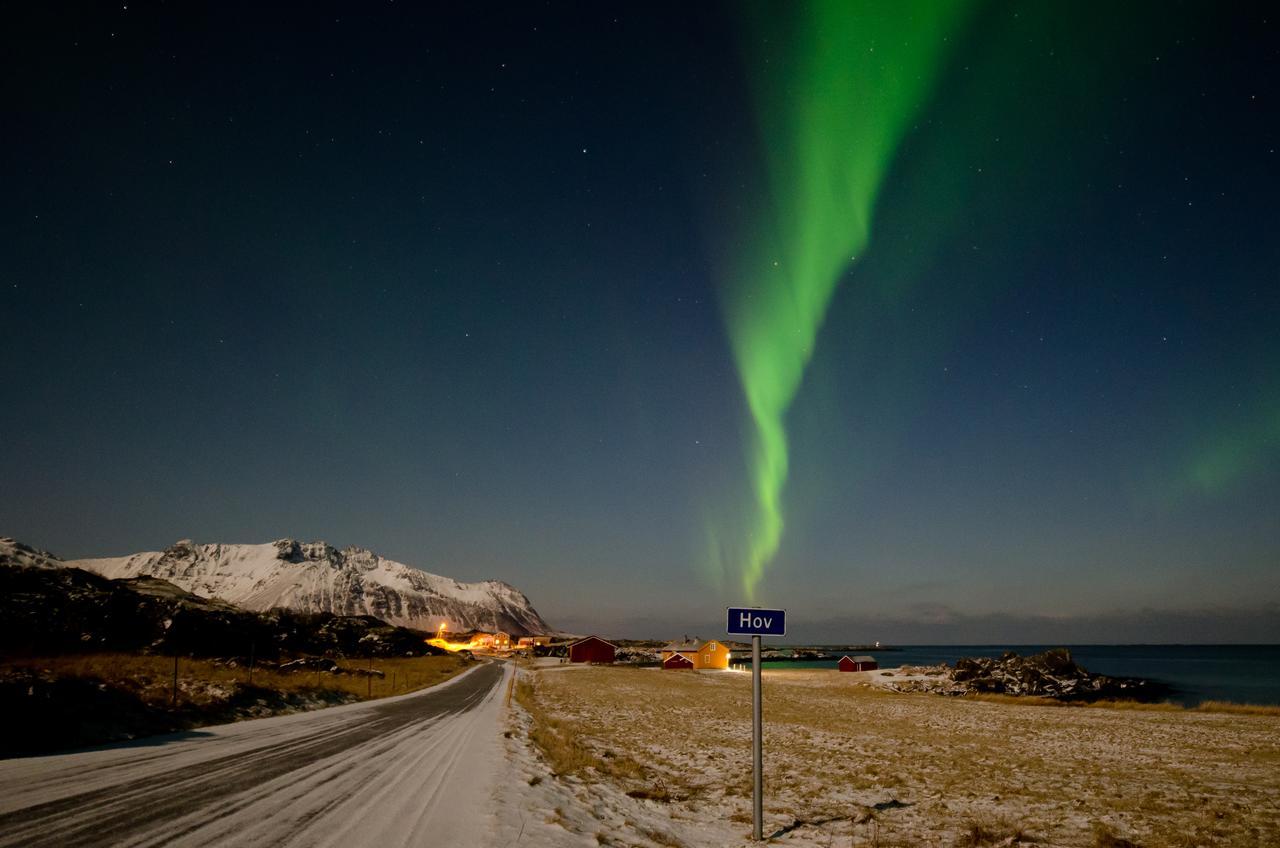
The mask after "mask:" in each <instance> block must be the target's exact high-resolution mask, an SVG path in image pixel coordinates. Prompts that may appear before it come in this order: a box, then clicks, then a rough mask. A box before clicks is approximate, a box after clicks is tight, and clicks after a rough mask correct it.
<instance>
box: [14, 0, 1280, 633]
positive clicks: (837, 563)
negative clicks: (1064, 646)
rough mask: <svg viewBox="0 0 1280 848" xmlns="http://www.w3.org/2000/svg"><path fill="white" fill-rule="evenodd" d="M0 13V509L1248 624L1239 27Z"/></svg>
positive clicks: (1101, 11)
mask: <svg viewBox="0 0 1280 848" xmlns="http://www.w3.org/2000/svg"><path fill="white" fill-rule="evenodd" d="M0 38H4V39H5V42H6V48H7V49H6V56H7V57H8V62H9V67H10V73H9V75H8V79H9V80H10V82H11V85H10V88H11V90H12V92H13V96H12V98H11V102H10V104H9V109H8V115H7V117H8V118H9V120H8V121H7V124H8V126H9V127H10V129H9V133H8V136H7V138H6V144H5V148H4V155H3V158H2V159H0V167H2V168H3V172H0V180H2V181H3V185H4V186H5V191H4V192H3V198H2V199H0V215H2V216H3V219H2V220H3V225H4V231H5V233H6V236H7V237H6V246H7V249H6V251H4V252H3V256H0V317H3V319H4V332H3V333H0V386H2V387H3V388H4V397H5V398H6V406H5V413H4V415H3V417H2V418H0V468H3V469H4V476H5V480H6V484H7V485H6V486H4V487H0V534H4V535H9V536H13V537H15V538H16V539H18V540H20V541H22V542H24V543H27V544H30V545H33V546H35V547H40V548H45V549H48V550H50V551H52V552H53V553H56V554H58V555H61V556H64V557H69V558H80V557H90V556H109V555H115V554H120V553H124V552H132V551H139V550H158V549H162V548H163V547H165V546H167V545H169V544H172V543H173V542H174V541H175V540H178V539H183V538H192V539H195V540H197V541H204V542H228V543H237V542H238V543H255V542H256V543H261V542H266V541H269V540H272V539H276V538H281V537H284V536H289V537H294V538H306V539H324V540H326V541H328V542H330V543H333V544H337V545H339V546H342V545H347V544H354V545H360V546H364V547H368V548H370V549H373V550H375V551H377V552H378V553H380V554H383V555H385V556H388V557H390V558H392V559H396V560H399V561H402V562H409V563H414V564H420V565H422V566H423V567H425V568H427V569H428V570H432V571H435V572H437V573H441V574H445V575H448V576H450V577H455V578H458V579H460V580H478V579H486V578H496V579H502V580H505V581H507V582H509V583H511V584H513V585H515V586H517V587H519V588H520V589H521V590H523V591H525V592H526V593H527V594H528V595H529V597H530V598H531V599H532V601H533V602H534V604H535V606H536V607H537V609H538V610H539V611H540V612H541V613H542V614H543V615H544V617H546V618H547V620H548V621H550V622H552V623H553V624H555V625H556V626H558V627H562V628H563V629H565V630H567V631H571V632H582V633H586V632H599V633H602V634H613V635H617V636H623V637H625V636H640V637H649V636H654V637H657V638H673V637H674V636H678V635H680V634H685V633H687V634H689V635H690V636H693V635H700V636H703V637H710V636H712V635H713V632H712V628H713V627H715V626H718V623H719V622H720V619H721V617H722V612H723V608H724V607H725V606H727V605H738V604H744V603H749V602H754V603H758V604H760V605H763V606H771V607H785V608H787V609H788V610H789V615H790V617H791V620H792V621H794V622H796V627H797V628H799V629H798V630H797V631H796V633H797V635H798V637H800V638H830V639H834V640H844V639H863V638H878V639H884V640H886V641H887V640H900V641H916V642H927V641H930V640H936V641H958V642H965V641H968V642H970V643H972V642H981V641H1001V640H1005V639H1009V638H1013V637H1014V636H1015V635H1018V636H1021V637H1022V638H1024V639H1027V640H1031V641H1035V640H1039V639H1049V638H1051V636H1052V635H1053V634H1060V635H1062V636H1063V637H1064V638H1077V639H1079V638H1086V639H1089V640H1100V641H1106V640H1108V639H1120V638H1124V639H1127V640H1135V641H1142V640H1151V641H1161V640H1182V641H1195V640H1201V641H1214V640H1220V639H1235V640H1239V641H1248V640H1256V639H1258V638H1263V637H1266V638H1271V639H1280V612H1277V610H1280V579H1278V578H1277V575H1278V573H1280V572H1277V563H1280V522H1277V521H1276V520H1275V515H1276V514H1277V513H1278V512H1280V424H1278V423H1277V422H1280V417H1278V416H1277V410H1278V409H1280V384H1277V381H1276V379H1275V374H1276V373H1280V318H1278V317H1277V316H1280V276H1278V273H1280V272H1278V271H1277V269H1280V239H1276V238H1275V235H1274V234H1275V233H1276V232H1277V231H1280V205H1277V203H1276V202H1275V198H1276V197H1277V196H1280V153H1277V150H1280V108H1277V99H1278V98H1280V92H1278V91H1277V85H1278V83H1277V81H1276V74H1275V61H1276V56H1277V55H1280V54H1278V53H1277V50H1280V19H1278V18H1277V16H1276V15H1275V14H1273V13H1271V12H1269V11H1268V10H1266V9H1254V8H1245V7H1222V8H1219V7H1216V6H1211V5H1209V4H1207V3H1191V2H1174V3H1154V2H1152V3H1145V2H1137V3H1128V4H1124V5H1123V6H1116V5H1114V4H1102V3H1097V4H1094V3H1085V4H1078V5H1071V6H1067V5H1061V4H1050V3H1036V4H1031V3H1020V2H995V0H992V1H991V2H956V3H947V2H925V0H921V2H918V3H908V4H897V3H895V4H877V3H870V2H844V3H842V2H814V3H754V4H751V5H743V4H739V3H705V4H695V5H692V6H688V7H682V8H680V9H679V12H678V14H677V13H676V12H675V11H673V10H672V9H670V8H662V7H655V8H647V7H625V6H607V5H602V4H590V5H582V6H578V5H563V6H561V5H555V4H552V5H545V4H539V5H533V4H512V5H501V4H499V5H497V6H494V7H487V8H486V9H484V10H476V9H471V8H463V7H456V8H455V7H441V8H430V7H413V6H410V5H409V4H401V3H395V4H386V5H385V6H383V5H379V6H378V7H377V8H373V7H368V8H366V7H364V6H348V5H345V4H342V3H319V4H308V6H307V7H306V8H292V7H285V6H279V7H276V6H272V5H270V4H238V3H229V4H219V5H188V4H182V5H181V6H180V7H169V6H164V7H160V6H151V5H149V4H147V3H129V4H127V8H123V7H122V6H116V7H111V8H108V7H106V6H103V5H100V4H84V5H82V6H75V5H74V4H73V5H72V6H69V7H62V6H60V7H55V8H50V7H41V6H39V5H36V6H32V7H23V8H19V9H15V10H12V13H11V17H10V20H9V21H8V25H7V26H6V30H5V33H4V35H2V36H0ZM706 622H710V624H707V623H706ZM1037 634H1041V635H1037Z"/></svg>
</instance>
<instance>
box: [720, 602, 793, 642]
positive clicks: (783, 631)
mask: <svg viewBox="0 0 1280 848" xmlns="http://www.w3.org/2000/svg"><path fill="white" fill-rule="evenodd" d="M728 633H729V635H730V636H786V635H787V611H786V610H780V609H759V608H758V607H729V629H728Z"/></svg>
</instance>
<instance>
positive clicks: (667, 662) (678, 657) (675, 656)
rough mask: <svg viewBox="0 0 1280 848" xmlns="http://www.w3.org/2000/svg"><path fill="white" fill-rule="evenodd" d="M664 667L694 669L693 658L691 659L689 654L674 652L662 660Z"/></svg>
mask: <svg viewBox="0 0 1280 848" xmlns="http://www.w3.org/2000/svg"><path fill="white" fill-rule="evenodd" d="M662 667H663V668H667V669H685V668H687V669H689V670H690V671H692V670H693V660H691V659H689V655H688V654H681V653H672V654H669V655H668V656H667V658H666V659H664V660H663V661H662Z"/></svg>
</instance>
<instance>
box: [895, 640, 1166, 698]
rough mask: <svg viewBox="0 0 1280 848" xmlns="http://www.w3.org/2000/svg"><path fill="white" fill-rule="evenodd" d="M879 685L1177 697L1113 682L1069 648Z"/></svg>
mask: <svg viewBox="0 0 1280 848" xmlns="http://www.w3.org/2000/svg"><path fill="white" fill-rule="evenodd" d="M878 678H879V681H878V685H880V686H881V687H883V688H886V689H892V690H894V691H898V692H934V693H937V694H940V695H968V694H971V693H980V694H983V693H985V694H997V695H1013V696H1024V695H1025V696H1032V697H1039V698H1052V699H1054V700H1058V701H1103V700H1127V701H1157V700H1160V699H1162V698H1166V697H1168V696H1169V695H1170V694H1172V693H1171V692H1170V690H1169V688H1168V687H1167V686H1164V685H1163V684H1160V683H1158V682H1155V681H1152V680H1143V679H1140V678H1130V677H1108V676H1107V675H1103V674H1093V673H1091V672H1089V671H1086V670H1085V669H1084V668H1081V667H1080V665H1079V664H1078V663H1076V661H1075V660H1073V659H1072V658H1071V652H1070V651H1069V650H1067V649H1066V648H1054V649H1052V650H1049V651H1045V652H1044V653H1042V654H1033V655H1031V656H1026V657H1024V656H1020V655H1019V654H1017V653H1015V652H1013V651H1008V652H1006V653H1004V654H1002V655H1001V656H999V657H995V658H993V657H964V658H961V659H959V660H957V661H956V665H955V668H951V667H950V666H947V665H946V664H942V665H938V666H922V667H903V668H900V669H896V670H894V671H886V672H880V673H879V675H878Z"/></svg>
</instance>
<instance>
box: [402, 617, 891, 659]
mask: <svg viewBox="0 0 1280 848" xmlns="http://www.w3.org/2000/svg"><path fill="white" fill-rule="evenodd" d="M427 644H428V645H431V646H433V647H436V648H443V649H444V650H447V651H452V652H461V651H466V652H469V653H472V654H485V655H496V656H526V657H550V658H557V659H559V660H560V661H561V662H563V663H586V664H595V665H612V664H614V663H626V664H629V665H638V666H653V667H657V666H661V667H662V668H664V669H668V670H672V671H679V670H687V671H725V670H729V669H733V668H745V667H749V666H750V663H751V647H750V645H747V644H745V643H742V642H732V641H726V640H723V639H709V640H701V639H689V638H688V637H684V638H683V639H682V640H680V641H675V642H669V643H667V644H662V643H660V642H649V641H634V640H630V641H619V642H611V641H609V640H607V639H604V638H602V637H600V636H585V637H572V638H557V637H554V636H550V635H537V636H519V637H512V636H511V634H509V633H504V632H502V631H497V632H492V633H490V632H486V631H483V630H469V631H466V632H462V633H453V632H450V631H448V630H447V629H446V624H445V623H443V622H442V623H441V625H440V627H439V629H438V630H437V631H436V635H435V636H433V637H431V638H430V639H428V640H427ZM875 647H877V648H878V647H880V645H879V643H878V642H877V643H876V645H875ZM761 658H762V659H764V660H768V661H771V662H777V661H805V662H813V661H830V662H831V666H832V668H838V669H839V670H840V671H874V670H876V669H877V668H879V665H878V663H877V662H876V659H875V658H874V657H872V656H868V655H865V654H855V653H852V652H850V653H833V652H830V651H827V650H823V649H817V648H768V649H765V650H764V651H762V652H761Z"/></svg>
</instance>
